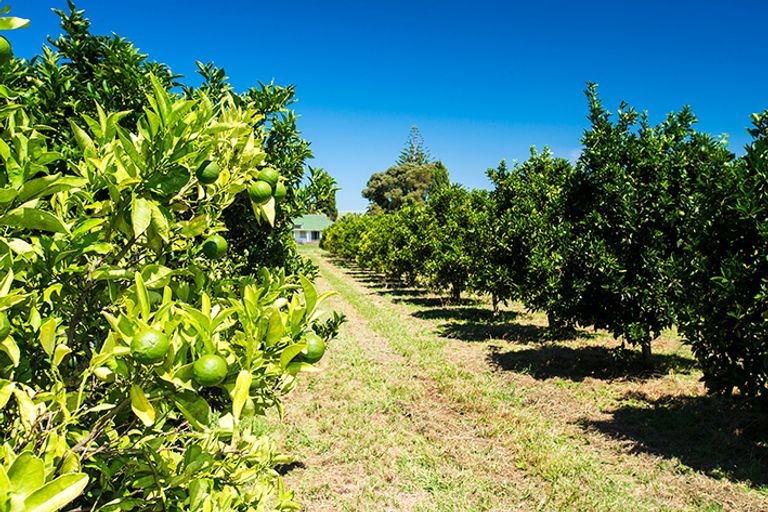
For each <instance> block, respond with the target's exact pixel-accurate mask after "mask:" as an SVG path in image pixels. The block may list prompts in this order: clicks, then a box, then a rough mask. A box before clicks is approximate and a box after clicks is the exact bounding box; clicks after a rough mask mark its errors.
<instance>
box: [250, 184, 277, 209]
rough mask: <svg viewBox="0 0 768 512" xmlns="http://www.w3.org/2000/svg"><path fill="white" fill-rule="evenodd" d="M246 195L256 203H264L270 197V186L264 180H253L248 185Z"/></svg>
mask: <svg viewBox="0 0 768 512" xmlns="http://www.w3.org/2000/svg"><path fill="white" fill-rule="evenodd" d="M248 195H249V196H250V198H251V201H253V202H254V203H256V204H264V203H266V202H267V201H269V198H270V197H272V187H271V186H270V185H269V183H267V182H266V181H262V180H259V181H255V182H254V183H253V184H252V185H251V186H250V187H248Z"/></svg>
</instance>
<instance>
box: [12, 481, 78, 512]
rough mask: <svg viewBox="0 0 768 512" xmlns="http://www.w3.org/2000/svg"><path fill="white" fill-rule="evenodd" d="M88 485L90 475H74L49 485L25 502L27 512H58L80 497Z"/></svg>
mask: <svg viewBox="0 0 768 512" xmlns="http://www.w3.org/2000/svg"><path fill="white" fill-rule="evenodd" d="M87 485H88V475H85V474H83V473H72V474H68V475H63V476H60V477H59V478H57V479H55V480H53V481H52V482H49V483H47V484H46V485H45V486H44V487H42V488H41V489H38V490H37V491H35V492H34V493H32V494H31V495H29V496H28V497H27V499H26V500H24V511H25V512H56V511H57V510H59V509H61V508H62V507H64V506H65V505H66V504H68V503H70V502H72V501H73V500H74V499H75V498H77V497H78V496H80V494H82V492H83V491H84V490H85V487H86V486H87Z"/></svg>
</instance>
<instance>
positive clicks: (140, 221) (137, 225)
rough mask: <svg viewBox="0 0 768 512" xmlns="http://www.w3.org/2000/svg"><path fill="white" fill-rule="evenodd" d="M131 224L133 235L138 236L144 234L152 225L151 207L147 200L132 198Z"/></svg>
mask: <svg viewBox="0 0 768 512" xmlns="http://www.w3.org/2000/svg"><path fill="white" fill-rule="evenodd" d="M131 222H132V223H133V235H134V236H137V237H138V236H139V235H141V234H142V233H144V232H145V231H146V230H147V228H149V225H150V224H151V223H152V206H151V205H150V202H149V201H148V200H147V199H144V198H143V197H137V196H134V197H133V202H132V205H131Z"/></svg>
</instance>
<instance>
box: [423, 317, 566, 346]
mask: <svg viewBox="0 0 768 512" xmlns="http://www.w3.org/2000/svg"><path fill="white" fill-rule="evenodd" d="M437 333H438V334H439V335H440V336H443V337H446V338H453V339H457V340H461V341H467V342H483V341H490V340H508V341H515V342H518V343H541V342H544V341H547V340H549V339H551V338H550V333H549V330H548V329H547V328H546V327H542V326H540V325H533V324H521V323H517V322H499V323H489V322H447V323H445V324H443V325H441V326H440V327H439V328H438V330H437Z"/></svg>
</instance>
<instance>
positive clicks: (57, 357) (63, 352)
mask: <svg viewBox="0 0 768 512" xmlns="http://www.w3.org/2000/svg"><path fill="white" fill-rule="evenodd" d="M71 353H72V349H71V348H69V347H68V346H67V345H65V344H63V343H61V344H59V345H56V348H55V349H54V351H53V366H56V367H58V366H59V365H60V364H61V361H62V360H63V359H64V357H66V356H67V355H68V354H71Z"/></svg>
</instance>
